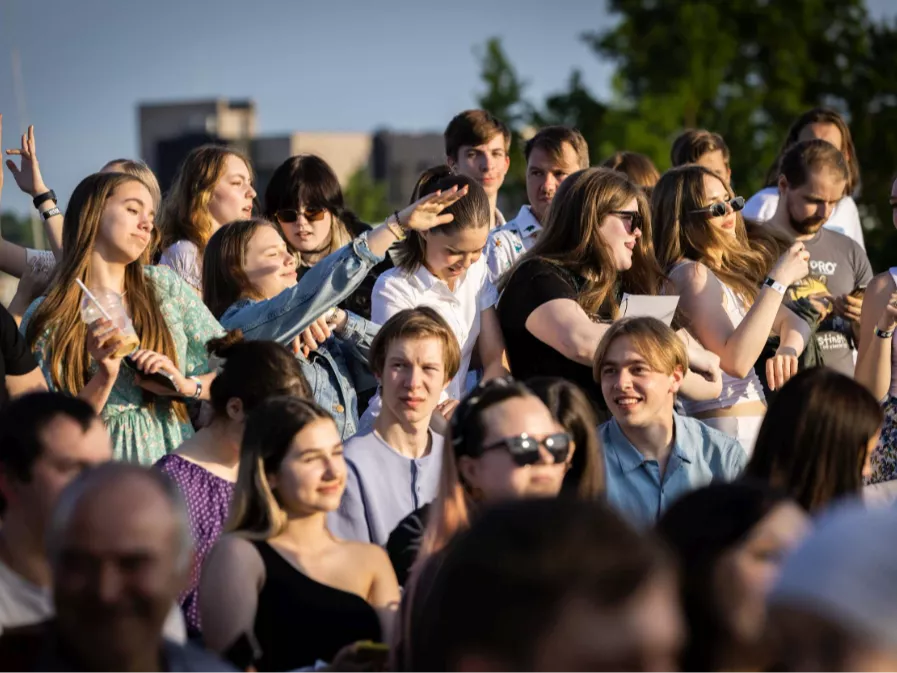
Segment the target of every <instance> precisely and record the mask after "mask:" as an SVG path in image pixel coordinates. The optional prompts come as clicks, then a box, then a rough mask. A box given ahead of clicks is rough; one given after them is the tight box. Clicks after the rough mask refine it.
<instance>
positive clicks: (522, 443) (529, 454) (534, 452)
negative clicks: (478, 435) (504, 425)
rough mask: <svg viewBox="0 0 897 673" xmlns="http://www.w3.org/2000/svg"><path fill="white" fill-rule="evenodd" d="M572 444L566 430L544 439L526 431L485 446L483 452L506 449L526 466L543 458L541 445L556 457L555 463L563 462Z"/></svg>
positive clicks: (521, 464) (520, 465) (512, 456)
mask: <svg viewBox="0 0 897 673" xmlns="http://www.w3.org/2000/svg"><path fill="white" fill-rule="evenodd" d="M570 444H571V441H570V435H568V434H567V433H566V432H556V433H555V434H553V435H548V436H547V437H545V438H544V439H536V438H535V437H530V436H529V435H527V434H526V433H524V434H522V435H520V436H519V437H505V438H504V439H502V440H501V441H498V442H495V443H494V444H490V445H489V446H485V447H483V453H485V452H486V451H491V450H492V449H505V450H506V451H507V452H508V453H510V454H511V458H512V459H513V461H514V463H515V464H516V465H518V466H519V467H524V466H525V465H535V464H536V463H538V462H539V461H540V460H541V454H540V453H539V447H540V446H541V447H542V448H543V449H545V450H546V451H548V453H550V454H551V455H552V456H553V457H554V462H555V463H563V462H566V460H567V456H569V455H570Z"/></svg>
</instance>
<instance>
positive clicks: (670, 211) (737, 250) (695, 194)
mask: <svg viewBox="0 0 897 673" xmlns="http://www.w3.org/2000/svg"><path fill="white" fill-rule="evenodd" d="M707 175H709V176H711V177H713V178H714V179H716V180H719V181H720V182H721V183H722V184H723V186H724V187H725V188H726V193H727V195H728V198H730V199H731V198H733V197H734V196H735V193H734V192H733V191H732V188H731V187H730V186H729V185H728V184H727V183H726V181H725V180H724V179H723V178H721V177H719V176H718V175H717V174H716V173H714V172H713V171H711V170H710V169H709V168H704V167H703V166H698V165H697V164H689V165H685V166H679V167H677V168H672V169H670V170H668V171H667V172H666V173H664V174H663V175H662V176H661V177H660V180H659V181H658V183H657V185H656V186H655V187H654V194H653V196H652V198H651V210H652V211H653V213H654V224H655V227H654V247H655V249H656V250H657V260H658V261H659V262H660V264H661V266H663V268H664V270H665V271H666V272H667V273H669V272H670V269H672V267H673V266H674V265H675V264H676V263H677V262H680V261H682V260H684V259H690V260H693V261H696V262H701V263H702V264H703V265H704V266H706V267H707V268H708V269H710V270H711V271H712V272H713V274H714V275H715V276H716V277H717V278H718V279H719V280H720V282H722V283H723V284H725V285H726V286H728V287H729V288H731V289H732V291H733V292H735V294H736V295H737V296H739V297H740V298H741V299H742V300H743V301H745V302H746V303H748V304H752V303H753V302H754V300H755V299H756V298H757V294H758V293H759V291H760V284H761V283H762V282H763V279H764V278H765V277H766V274H767V273H768V271H769V269H770V268H771V266H772V264H773V263H774V262H775V252H776V250H777V247H776V246H775V245H773V244H772V243H771V242H769V241H767V240H766V239H769V238H770V236H769V235H766V236H765V238H764V234H763V233H762V232H761V231H760V230H759V228H757V229H752V230H751V234H750V236H749V235H748V230H747V229H746V228H745V223H744V218H743V217H742V216H741V213H736V214H735V238H734V240H733V239H732V238H731V237H729V236H726V235H723V234H720V233H718V232H717V231H716V230H715V229H714V228H713V227H712V226H711V225H710V224H708V223H707V216H706V214H704V213H692V211H693V210H698V209H700V208H702V207H703V206H704V200H705V194H704V176H707Z"/></svg>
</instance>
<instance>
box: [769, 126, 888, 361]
mask: <svg viewBox="0 0 897 673" xmlns="http://www.w3.org/2000/svg"><path fill="white" fill-rule="evenodd" d="M780 170H781V174H780V175H779V185H778V187H779V197H780V198H779V205H778V209H777V210H776V213H775V215H774V216H773V218H772V220H770V221H769V224H770V225H771V226H773V227H775V229H776V231H777V233H779V234H782V235H784V236H785V237H786V238H787V239H789V240H796V241H802V242H803V243H804V245H805V246H806V248H807V251H808V252H809V253H810V274H809V275H808V276H807V277H806V278H805V279H804V280H803V281H801V283H799V284H798V285H795V286H792V287H791V288H789V290H788V298H789V299H791V300H796V299H800V298H803V297H808V298H809V299H811V300H812V301H813V304H814V305H815V306H816V308H817V309H818V310H819V311H820V313H821V314H822V316H823V320H822V322H821V324H820V325H819V329H818V331H817V333H816V339H817V341H818V343H819V348H820V350H821V351H822V354H823V358H824V360H825V364H826V365H827V366H829V367H832V368H833V369H836V370H838V371H840V372H841V373H843V374H846V375H847V376H851V377H852V376H853V368H854V352H853V351H854V348H855V343H856V336H857V334H858V329H857V328H858V325H859V320H860V312H861V310H862V307H863V290H864V289H865V287H866V285H867V284H868V283H869V281H870V280H871V279H872V267H871V265H870V264H869V258H868V257H867V256H866V253H865V251H864V250H863V249H862V248H861V247H860V246H859V244H857V243H856V242H855V241H853V240H852V239H851V238H849V237H847V236H844V235H843V234H839V233H837V232H835V231H831V230H829V229H823V228H822V225H824V224H825V222H826V221H827V220H828V218H829V217H830V216H831V214H832V211H833V210H834V208H835V204H837V203H838V201H840V200H841V197H842V196H843V195H844V187H845V185H846V183H847V178H848V168H847V163H846V162H845V161H844V156H843V155H842V154H841V152H839V151H838V149H837V148H836V147H835V146H834V145H831V144H829V143H827V142H825V141H824V140H806V141H803V142H799V143H796V144H795V145H793V146H792V147H791V148H790V149H789V150H788V151H787V152H786V153H785V155H784V157H783V158H782V163H781V169H780Z"/></svg>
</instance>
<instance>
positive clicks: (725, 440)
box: [599, 413, 747, 526]
mask: <svg viewBox="0 0 897 673" xmlns="http://www.w3.org/2000/svg"><path fill="white" fill-rule="evenodd" d="M673 427H674V435H673V447H672V449H671V452H670V457H669V459H668V461H667V465H666V471H665V472H664V473H663V476H661V474H660V466H659V465H658V463H657V461H656V460H653V459H647V458H645V457H644V456H643V455H642V454H641V453H640V452H639V450H638V449H637V448H635V446H633V445H632V442H630V441H629V439H627V437H626V435H624V434H623V430H622V428H621V427H620V425H619V423H617V419H616V418H613V419H611V420H610V421H608V422H607V423H605V424H603V425H602V426H601V427H600V428H599V434H600V435H601V443H602V445H603V446H604V467H605V480H606V484H607V500H608V502H609V503H610V504H611V505H612V506H614V507H615V508H617V509H618V510H620V512H622V513H623V515H624V516H626V517H627V518H628V519H629V520H630V521H632V522H633V523H635V524H639V525H649V526H650V525H653V524H654V523H655V522H656V521H657V519H658V518H659V517H660V515H661V514H663V512H665V511H666V509H667V508H668V507H669V506H670V504H672V503H673V502H674V501H675V500H677V499H678V498H680V497H682V496H683V495H685V494H686V493H688V492H690V491H693V490H695V489H697V488H700V487H701V486H705V485H706V484H709V483H710V482H711V481H715V480H722V481H731V480H733V479H735V478H737V477H738V476H739V475H740V474H741V472H742V470H743V469H744V466H745V465H746V464H747V454H746V453H745V451H744V449H743V448H742V447H741V444H739V443H738V441H737V440H736V439H735V438H733V437H730V436H729V435H726V434H723V433H722V432H719V431H718V430H714V429H713V428H711V427H709V426H708V425H705V424H704V423H702V422H701V421H699V420H697V419H696V418H690V417H688V416H679V415H678V414H675V413H674V414H673Z"/></svg>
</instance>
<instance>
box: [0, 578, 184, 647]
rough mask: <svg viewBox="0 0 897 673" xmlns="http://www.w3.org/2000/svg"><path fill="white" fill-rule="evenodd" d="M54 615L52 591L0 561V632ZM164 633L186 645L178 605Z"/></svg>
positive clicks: (170, 614)
mask: <svg viewBox="0 0 897 673" xmlns="http://www.w3.org/2000/svg"><path fill="white" fill-rule="evenodd" d="M53 614H54V611H53V592H52V591H51V590H50V588H49V587H39V586H37V585H36V584H32V583H31V582H29V581H28V580H26V579H25V578H24V577H22V576H21V575H19V574H18V573H16V572H15V571H13V570H12V569H11V568H10V567H9V566H8V565H6V564H5V563H3V562H2V561H0V633H3V629H11V628H14V627H16V626H28V625H29V624H38V623H40V622H45V621H47V620H48V619H51V618H52V617H53ZM162 633H163V635H164V636H165V638H166V639H168V640H171V641H173V642H176V643H180V644H184V643H186V642H187V626H186V624H185V623H184V615H183V614H181V610H180V608H179V607H178V606H177V605H175V606H174V607H173V608H172V610H171V612H169V613H168V618H167V619H166V620H165V626H164V627H163V629H162Z"/></svg>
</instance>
